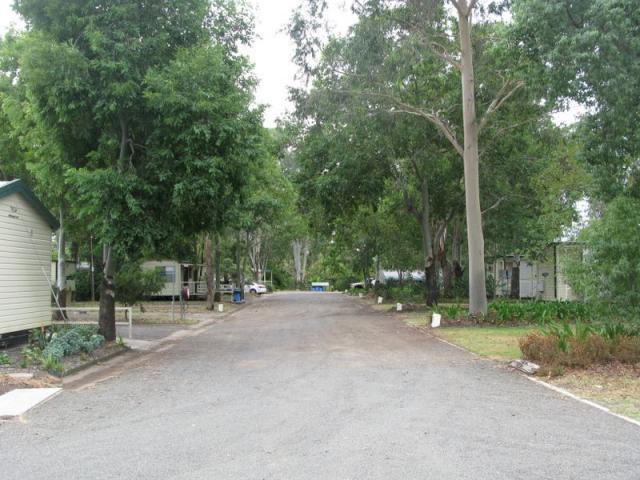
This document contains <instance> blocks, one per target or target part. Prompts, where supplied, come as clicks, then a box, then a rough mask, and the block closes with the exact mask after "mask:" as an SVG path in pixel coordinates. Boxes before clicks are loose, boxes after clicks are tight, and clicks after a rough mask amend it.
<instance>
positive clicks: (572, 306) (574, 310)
mask: <svg viewBox="0 0 640 480" xmlns="http://www.w3.org/2000/svg"><path fill="white" fill-rule="evenodd" d="M489 311H490V315H489V318H495V322H496V323H497V324H506V323H533V324H536V325H546V324H549V323H551V322H555V321H559V320H560V321H572V322H577V321H588V320H591V319H592V318H593V317H594V314H595V313H594V311H593V308H592V307H591V306H589V305H587V304H585V303H583V302H569V301H543V300H531V301H524V302H522V301H521V302H517V301H512V300H495V301H493V302H491V304H490V305H489Z"/></svg>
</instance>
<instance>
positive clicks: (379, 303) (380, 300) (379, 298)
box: [378, 297, 383, 305]
mask: <svg viewBox="0 0 640 480" xmlns="http://www.w3.org/2000/svg"><path fill="white" fill-rule="evenodd" d="M382 300H383V298H382V297H378V305H382Z"/></svg>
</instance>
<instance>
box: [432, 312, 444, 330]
mask: <svg viewBox="0 0 640 480" xmlns="http://www.w3.org/2000/svg"><path fill="white" fill-rule="evenodd" d="M441 320H442V315H440V314H439V313H436V312H433V314H432V315H431V328H438V327H440V321H441Z"/></svg>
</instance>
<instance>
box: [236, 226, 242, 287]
mask: <svg viewBox="0 0 640 480" xmlns="http://www.w3.org/2000/svg"><path fill="white" fill-rule="evenodd" d="M241 235H242V233H241V232H240V230H238V231H237V232H236V278H235V283H236V288H240V289H244V285H243V281H242V266H241V264H240V261H241V247H242V245H241Z"/></svg>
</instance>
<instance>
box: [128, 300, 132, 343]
mask: <svg viewBox="0 0 640 480" xmlns="http://www.w3.org/2000/svg"><path fill="white" fill-rule="evenodd" d="M127 314H128V316H129V340H133V308H132V307H129V308H128V309H127Z"/></svg>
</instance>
